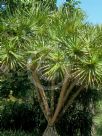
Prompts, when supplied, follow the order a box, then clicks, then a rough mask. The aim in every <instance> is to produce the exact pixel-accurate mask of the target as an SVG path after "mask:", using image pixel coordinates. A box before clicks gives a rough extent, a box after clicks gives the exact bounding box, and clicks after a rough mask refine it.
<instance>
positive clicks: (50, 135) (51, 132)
mask: <svg viewBox="0 0 102 136" xmlns="http://www.w3.org/2000/svg"><path fill="white" fill-rule="evenodd" d="M43 136H59V135H58V133H57V131H56V128H55V126H47V128H46V129H45V132H44V134H43Z"/></svg>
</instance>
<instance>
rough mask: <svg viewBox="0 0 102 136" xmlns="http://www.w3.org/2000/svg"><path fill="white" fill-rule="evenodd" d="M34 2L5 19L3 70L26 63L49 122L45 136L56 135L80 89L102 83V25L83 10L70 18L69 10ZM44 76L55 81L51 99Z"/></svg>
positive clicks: (0, 43)
mask: <svg viewBox="0 0 102 136" xmlns="http://www.w3.org/2000/svg"><path fill="white" fill-rule="evenodd" d="M34 5H35V4H33V7H31V8H30V9H29V11H28V10H26V11H25V10H24V11H23V12H22V11H21V12H22V14H21V12H20V11H19V12H18V11H17V12H16V13H15V15H13V16H9V18H7V19H1V23H2V25H1V30H0V35H1V38H0V48H1V50H0V68H1V69H2V71H3V70H4V71H5V70H7V68H8V70H10V69H14V68H16V67H19V66H20V67H22V68H25V66H27V68H28V69H29V70H30V72H31V75H32V79H33V81H34V85H35V88H36V93H37V96H38V101H39V104H40V106H41V108H42V111H43V113H44V115H45V118H46V120H47V121H48V127H47V129H46V130H45V132H44V136H57V135H58V134H57V132H56V130H55V128H54V125H55V123H56V122H57V121H58V119H59V118H60V117H61V116H62V115H63V114H64V113H65V112H66V110H67V109H68V107H69V106H70V105H71V104H72V102H73V101H74V100H75V98H76V97H77V96H78V95H79V94H80V93H81V91H84V90H86V89H88V88H96V89H100V87H101V85H102V51H101V50H102V45H101V33H102V31H101V30H102V27H101V26H100V27H99V26H92V25H90V24H85V23H84V22H83V18H84V17H83V16H84V15H83V13H82V12H81V10H79V9H75V10H74V12H73V15H72V16H70V12H69V10H68V9H67V8H64V9H59V10H58V11H53V12H49V10H48V8H45V9H44V10H43V11H42V10H41V5H40V4H38V5H35V6H34ZM58 79H60V83H59V80H58ZM43 80H46V81H47V83H50V85H51V88H50V91H51V93H50V94H51V96H49V98H48V96H47V95H46V93H47V90H48V89H49V87H48V85H47V86H44V85H43V83H42V81H43ZM56 88H57V90H58V92H59V97H58V103H57V105H56V104H55V103H54V102H55V101H54V99H55V96H54V95H55V90H56ZM49 99H50V101H49V102H48V100H49ZM49 103H50V104H49Z"/></svg>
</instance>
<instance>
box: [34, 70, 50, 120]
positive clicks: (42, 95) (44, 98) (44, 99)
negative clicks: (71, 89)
mask: <svg viewBox="0 0 102 136" xmlns="http://www.w3.org/2000/svg"><path fill="white" fill-rule="evenodd" d="M32 75H33V80H34V84H35V86H36V88H37V90H38V93H39V96H40V97H39V98H40V99H41V100H42V103H43V105H44V110H45V112H46V118H47V120H50V108H49V105H48V101H47V96H46V94H45V91H44V89H43V87H42V85H41V83H40V80H39V78H38V76H37V73H36V71H33V72H32ZM39 102H41V101H39ZM44 110H43V111H44ZM44 114H45V113H44Z"/></svg>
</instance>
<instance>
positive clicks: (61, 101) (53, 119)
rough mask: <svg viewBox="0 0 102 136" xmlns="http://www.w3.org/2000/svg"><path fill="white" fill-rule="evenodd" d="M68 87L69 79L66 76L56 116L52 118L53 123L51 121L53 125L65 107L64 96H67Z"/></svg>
mask: <svg viewBox="0 0 102 136" xmlns="http://www.w3.org/2000/svg"><path fill="white" fill-rule="evenodd" d="M67 86H68V77H67V76H66V77H65V79H64V82H63V85H62V89H61V92H60V96H59V100H58V104H57V107H56V110H55V113H54V116H53V118H52V121H51V122H52V124H53V123H54V122H55V121H56V119H57V116H58V114H59V112H60V110H61V108H62V107H63V104H64V103H63V99H64V95H65V92H66V88H67Z"/></svg>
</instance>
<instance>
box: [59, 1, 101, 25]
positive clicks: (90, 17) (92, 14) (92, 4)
mask: <svg viewBox="0 0 102 136" xmlns="http://www.w3.org/2000/svg"><path fill="white" fill-rule="evenodd" d="M80 1H81V4H80V6H81V8H82V9H83V10H84V11H85V12H86V14H87V21H88V22H90V23H93V24H102V0H80ZM64 2H65V0H57V5H58V6H61V5H62V4H63V3H64Z"/></svg>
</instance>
